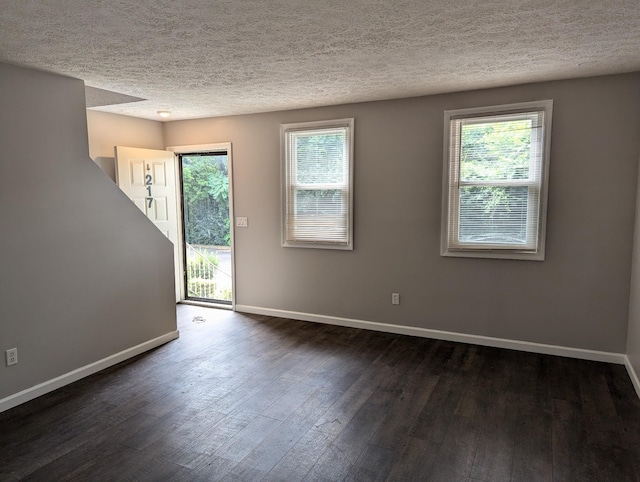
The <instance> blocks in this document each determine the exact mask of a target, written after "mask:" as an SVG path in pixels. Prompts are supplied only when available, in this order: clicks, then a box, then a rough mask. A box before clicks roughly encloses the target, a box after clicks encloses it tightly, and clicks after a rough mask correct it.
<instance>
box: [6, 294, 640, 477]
mask: <svg viewBox="0 0 640 482" xmlns="http://www.w3.org/2000/svg"><path fill="white" fill-rule="evenodd" d="M198 316H199V317H203V318H204V319H205V321H203V322H195V321H193V320H194V317H198ZM178 317H179V330H180V333H181V337H180V339H178V340H176V341H174V342H171V343H169V344H167V345H164V346H162V347H160V348H158V349H156V350H153V351H151V352H149V353H146V354H144V355H141V356H139V357H136V358H134V359H132V360H129V361H127V362H125V363H122V364H120V365H117V366H115V367H112V368H110V369H108V370H105V371H103V372H100V373H98V374H96V375H94V376H91V377H88V378H86V379H84V380H81V381H79V382H77V383H74V384H72V385H69V386H67V387H64V388H62V389H60V390H57V391H55V392H52V393H50V394H48V395H45V396H43V397H40V398H39V399H36V400H33V401H31V402H29V403H26V404H23V405H21V406H19V407H16V408H14V409H12V410H9V411H6V412H4V413H2V414H0V480H45V481H54V480H55V481H60V480H74V481H76V480H88V481H101V480H105V481H114V480H168V481H183V480H184V481H187V480H202V481H208V480H223V481H237V480H248V481H249V480H250V481H253V480H265V481H303V480H304V481H316V480H321V481H324V480H326V481H338V480H349V481H351V480H361V481H373V480H391V481H409V480H420V481H426V480H434V481H435V480H442V481H508V480H513V481H534V480H535V481H537V480H555V481H580V482H583V481H599V480H608V481H616V482H621V481H627V480H639V478H640V400H639V399H638V398H637V396H636V394H635V392H634V390H633V386H632V384H631V381H630V380H629V377H628V375H627V373H626V370H625V368H624V367H623V366H618V365H610V364H604V363H595V362H588V361H579V360H572V359H566V358H560V357H553V356H545V355H535V354H529V353H521V352H515V351H509V350H502V349H495V348H487V347H478V346H474V345H466V344H460V343H450V342H443V341H437V340H428V339H422V338H413V337H408V336H399V335H391V334H385V333H377V332H370V331H362V330H356V329H350V328H341V327H335V326H327V325H320V324H314V323H305V322H298V321H292V320H286V319H281V318H269V317H264V316H247V315H242V314H237V313H233V312H230V311H218V310H210V309H205V308H199V307H194V306H185V305H181V306H179V307H178Z"/></svg>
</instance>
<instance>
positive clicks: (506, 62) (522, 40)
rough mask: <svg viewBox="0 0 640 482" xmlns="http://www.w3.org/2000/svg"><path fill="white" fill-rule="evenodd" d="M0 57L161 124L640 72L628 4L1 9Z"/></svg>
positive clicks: (73, 4)
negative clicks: (162, 115)
mask: <svg viewBox="0 0 640 482" xmlns="http://www.w3.org/2000/svg"><path fill="white" fill-rule="evenodd" d="M0 60H3V61H6V62H10V63H15V64H19V65H26V66H31V67H35V68H39V69H44V70H48V71H52V72H57V73H61V74H66V75H70V76H73V77H77V78H80V79H83V80H85V82H86V84H87V85H88V86H91V87H96V88H99V89H106V90H110V91H114V92H118V93H121V94H125V95H129V96H134V97H141V98H143V99H148V100H143V101H139V102H134V103H128V104H118V105H111V106H105V107H97V110H104V111H107V112H116V113H121V114H127V115H132V116H137V117H146V118H150V119H158V117H157V114H156V112H157V111H158V110H163V109H168V110H171V111H172V113H173V114H172V117H171V118H170V119H171V120H175V119H186V118H196V117H208V116H219V115H229V114H241V113H251V112H264V111H273V110H282V109H293V108H299V107H310V106H319V105H331V104H341V103H347V102H355V101H366V100H378V99H389V98H397V97H408V96H414V95H422V94H433V93H441V92H452V91H458V90H466V89H473V88H481V87H493V86H503V85H511V84H517V83H523V82H532V81H542V80H551V79H562V78H570V77H583V76H591V75H599V74H608V73H617V72H629V71H636V70H640V0H615V1H613V0H573V1H569V0H556V1H554V0H536V1H531V0H526V1H523V0H480V1H476V0H465V1H462V0H460V1H456V0H448V1H445V0H442V1H436V0H393V1H392V0H387V1H378V0H215V1H214V0H182V1H159V0H137V1H133V0H130V1H124V0H0Z"/></svg>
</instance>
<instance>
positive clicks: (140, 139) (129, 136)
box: [87, 110, 164, 182]
mask: <svg viewBox="0 0 640 482" xmlns="http://www.w3.org/2000/svg"><path fill="white" fill-rule="evenodd" d="M87 130H88V132H89V156H90V157H91V159H93V160H94V161H95V163H96V164H97V165H98V166H100V169H102V170H103V171H104V172H105V173H106V174H107V176H109V177H110V178H111V179H112V180H113V181H114V182H115V180H116V168H115V158H114V157H113V156H114V153H113V148H114V147H115V146H126V147H142V148H145V149H164V138H163V132H162V122H158V121H152V120H148V119H137V118H135V117H127V116H123V115H118V114H111V113H108V112H99V111H94V110H87Z"/></svg>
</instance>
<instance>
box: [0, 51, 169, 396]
mask: <svg viewBox="0 0 640 482" xmlns="http://www.w3.org/2000/svg"><path fill="white" fill-rule="evenodd" d="M84 102H85V101H84V85H83V83H82V82H81V81H78V80H75V79H70V78H66V77H61V76H56V75H52V74H48V73H43V72H37V71H33V70H27V69H23V68H19V67H15V66H11V65H7V64H2V63H0V105H1V106H2V109H0V153H1V154H0V155H1V156H2V157H1V158H0V225H1V228H0V353H3V354H4V351H5V350H6V349H8V348H13V347H17V348H18V358H19V363H18V365H14V366H12V367H6V366H5V364H4V360H3V361H2V363H0V399H3V398H5V397H7V396H9V395H12V394H15V393H18V392H20V391H21V390H24V389H28V388H30V387H33V386H35V385H37V384H39V383H42V382H46V381H49V380H51V379H53V378H55V377H58V376H60V375H63V374H65V373H68V372H71V371H72V370H75V369H78V368H81V367H84V366H86V365H88V364H90V363H92V362H95V361H97V360H100V359H103V358H105V357H108V356H110V355H112V354H115V353H118V352H120V351H123V350H126V349H128V348H130V347H133V346H135V345H138V344H140V343H143V342H145V341H148V340H150V339H153V338H156V337H159V336H161V335H164V334H166V333H170V332H173V331H175V330H176V312H175V298H174V281H173V280H174V277H173V249H172V245H171V243H170V242H169V241H168V240H167V239H166V238H165V237H164V236H163V235H162V234H161V233H160V232H159V231H158V230H157V229H156V228H155V226H153V224H152V223H151V222H150V221H149V220H148V219H147V218H146V217H145V216H144V215H143V214H142V213H141V212H140V211H139V210H138V209H137V208H136V207H135V206H134V205H133V203H131V201H130V200H129V199H127V198H126V196H125V195H124V194H123V193H122V192H121V191H120V190H119V189H118V187H117V186H116V185H115V184H114V183H113V182H111V181H110V180H109V179H108V178H107V177H106V176H105V175H104V174H103V173H102V172H101V171H100V169H99V168H98V166H96V164H95V163H93V162H92V161H91V159H90V158H89V150H88V144H87V124H86V111H85V104H84ZM3 358H4V357H3Z"/></svg>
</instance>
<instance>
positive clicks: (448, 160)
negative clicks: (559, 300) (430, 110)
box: [440, 100, 553, 261]
mask: <svg viewBox="0 0 640 482" xmlns="http://www.w3.org/2000/svg"><path fill="white" fill-rule="evenodd" d="M539 111H542V112H543V115H544V118H543V130H542V135H543V139H542V153H541V154H542V162H541V165H540V190H539V206H538V226H537V247H536V249H534V250H529V249H517V248H512V247H506V248H497V247H495V246H492V247H484V246H482V245H477V244H476V245H469V246H460V244H458V245H457V246H452V244H453V243H450V241H449V235H450V232H449V216H450V213H449V206H450V196H451V195H452V194H451V189H456V188H455V187H453V186H452V180H451V179H450V172H451V167H452V164H453V163H454V159H453V158H452V149H451V134H452V132H451V124H452V121H453V120H457V119H468V118H473V117H478V118H480V117H482V118H487V117H490V116H492V115H505V114H516V115H517V114H522V115H523V117H524V116H526V115H527V114H528V113H531V112H539ZM552 113H553V100H540V101H533V102H521V103H515V104H504V105H494V106H487V107H474V108H469V109H453V110H445V112H444V136H443V137H444V142H443V158H444V161H443V175H442V179H443V180H442V186H443V188H442V218H441V238H440V255H441V256H450V257H466V258H494V259H517V260H533V261H544V259H545V248H546V242H545V241H546V226H547V199H548V192H549V189H548V185H549V158H550V152H551V120H552ZM457 170H458V172H459V169H457ZM516 183H517V181H516ZM528 184H529V183H527V182H525V183H523V185H528ZM457 192H458V195H457V196H456V197H455V198H454V200H453V201H452V202H451V205H452V206H459V203H460V195H459V184H458V187H457ZM529 209H531V206H530V207H529ZM529 215H530V214H528V215H527V217H529ZM456 232H457V230H454V234H455V233H456Z"/></svg>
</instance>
